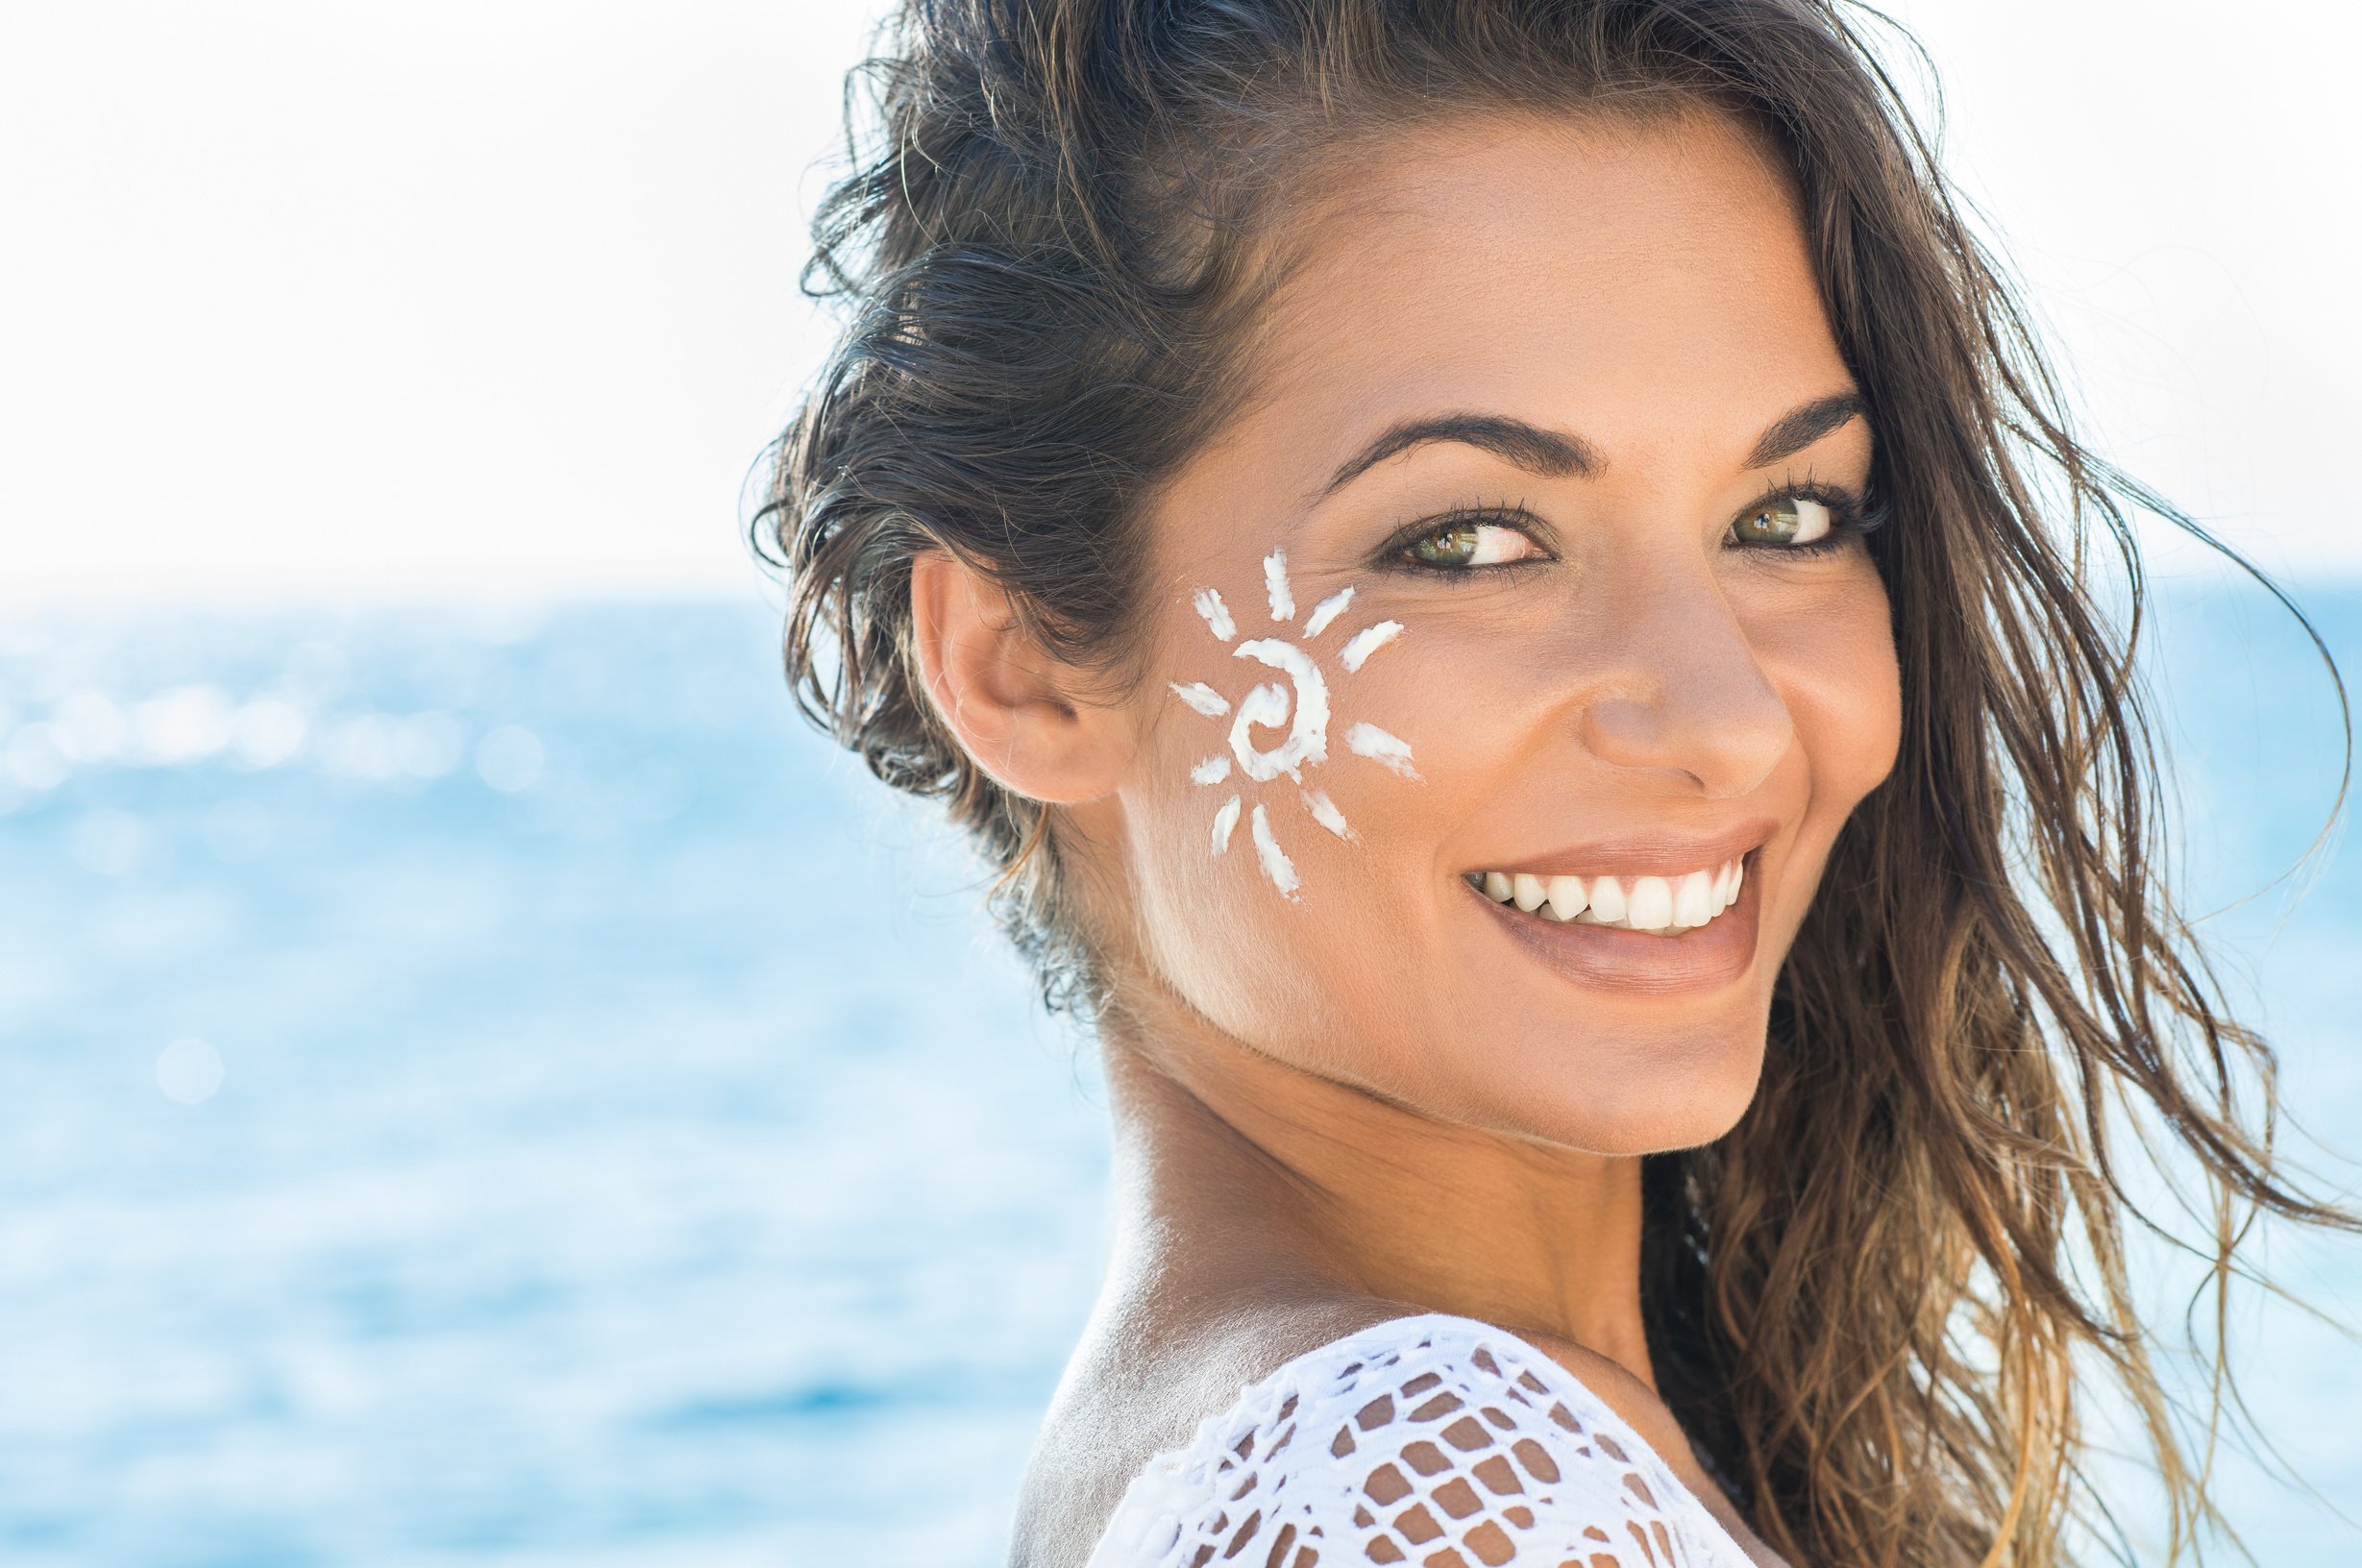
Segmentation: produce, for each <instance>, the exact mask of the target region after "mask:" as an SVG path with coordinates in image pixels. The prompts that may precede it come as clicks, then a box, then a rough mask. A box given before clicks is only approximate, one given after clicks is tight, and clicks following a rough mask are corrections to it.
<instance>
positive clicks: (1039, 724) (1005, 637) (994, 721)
mask: <svg viewBox="0 0 2362 1568" xmlns="http://www.w3.org/2000/svg"><path fill="white" fill-rule="evenodd" d="M910 619H911V638H912V643H913V645H914V651H916V653H917V654H918V658H919V674H920V678H921V680H922V681H923V683H924V684H925V687H926V695H927V698H928V700H930V701H932V702H933V703H934V704H935V711H936V712H937V713H938V714H941V715H942V716H943V722H944V723H945V724H947V726H949V728H950V730H951V733H952V734H953V735H954V736H956V737H957V738H958V740H959V743H960V746H961V747H962V748H963V749H965V750H966V751H967V753H968V754H969V756H970V757H972V758H973V759H974V761H975V764H976V766H977V767H979V768H981V769H983V770H984V772H986V773H988V774H990V775H991V776H992V778H993V780H994V781H995V782H996V783H997V784H999V785H1000V786H1001V787H1002V788H1004V789H1008V790H1011V791H1014V792H1015V793H1016V794H1019V795H1021V796H1026V797H1027V798H1028V799H1033V800H1045V801H1048V802H1050V803H1052V804H1056V805H1075V804H1078V803H1080V802H1082V801H1085V800H1095V799H1097V798H1099V797H1100V796H1105V795H1109V794H1112V793H1113V792H1114V790H1115V788H1116V784H1117V782H1118V780H1119V778H1120V777H1121V775H1122V772H1123V766H1124V763H1125V761H1126V759H1127V758H1128V756H1129V754H1130V751H1131V739H1130V733H1129V728H1128V725H1127V724H1126V723H1125V722H1124V717H1123V714H1122V713H1121V711H1120V710H1119V709H1117V708H1114V707H1110V706H1105V705H1101V704H1095V703H1092V702H1089V701H1086V700H1084V699H1083V698H1084V695H1085V693H1086V691H1087V685H1088V683H1087V681H1086V680H1085V678H1084V674H1083V672H1080V671H1077V670H1075V669H1074V668H1073V667H1072V666H1070V665H1067V664H1064V663H1061V662H1060V661H1059V660H1058V659H1057V658H1056V657H1055V656H1054V655H1052V654H1050V653H1049V652H1048V651H1046V649H1043V648H1041V647H1040V646H1039V645H1038V644H1036V643H1035V642H1034V640H1033V639H1032V638H1031V637H1030V636H1028V635H1027V634H1026V631H1025V628H1024V625H1023V624H1022V623H1021V621H1020V619H1019V617H1018V614H1017V609H1016V606H1015V605H1013V604H1012V603H1010V601H1009V596H1008V594H1007V593H1006V592H1004V591H1003V590H1002V589H1001V587H1000V586H999V584H997V583H996V582H994V581H993V579H992V578H991V577H989V576H985V575H984V574H983V573H981V572H978V571H976V570H974V569H973V568H972V567H970V566H968V565H967V564H966V563H965V562H963V561H960V560H959V559H957V558H956V557H955V556H953V555H952V554H951V552H950V551H947V550H928V551H922V552H921V553H920V554H919V556H918V557H917V558H916V559H914V560H913V561H912V562H911V566H910Z"/></svg>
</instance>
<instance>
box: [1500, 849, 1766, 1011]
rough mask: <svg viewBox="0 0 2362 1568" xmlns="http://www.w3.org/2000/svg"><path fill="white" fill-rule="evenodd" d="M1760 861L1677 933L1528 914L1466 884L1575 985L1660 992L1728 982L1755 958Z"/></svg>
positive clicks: (1750, 860)
mask: <svg viewBox="0 0 2362 1568" xmlns="http://www.w3.org/2000/svg"><path fill="white" fill-rule="evenodd" d="M1755 862H1756V855H1755V854H1754V853H1750V854H1749V855H1748V856H1747V857H1746V876H1745V880H1744V881H1742V882H1741V883H1740V884H1739V889H1738V902H1736V903H1735V904H1733V905H1732V906H1731V907H1730V908H1728V909H1726V910H1724V911H1723V912H1722V913H1721V914H1719V915H1717V916H1715V917H1714V918H1713V919H1710V920H1709V921H1707V922H1706V923H1705V924H1704V925H1698V926H1692V927H1690V928H1689V929H1688V930H1686V931H1684V932H1681V933H1679V934H1678V935H1674V936H1659V935H1657V934H1655V933H1653V932H1648V931H1628V930H1626V929H1624V928H1623V927H1621V926H1615V925H1585V924H1583V923H1581V922H1579V921H1575V920H1554V919H1549V918H1548V917H1546V916H1541V915H1528V914H1526V913H1524V912H1523V911H1522V910H1520V909H1518V907H1517V906H1516V905H1515V904H1499V903H1495V902H1493V901H1492V900H1491V899H1490V898H1489V897H1487V896H1486V895H1485V894H1484V892H1483V890H1481V889H1478V888H1473V887H1468V884H1467V883H1466V882H1465V881H1464V880H1463V881H1462V882H1461V886H1462V887H1464V888H1467V891H1468V896H1469V897H1471V898H1473V899H1475V900H1476V901H1477V902H1478V903H1480V904H1482V905H1484V907H1485V908H1486V910H1488V911H1489V913H1490V914H1491V916H1492V918H1493V919H1495V920H1498V921H1499V922H1500V923H1501V926H1502V928H1503V929H1504V930H1506V931H1507V932H1508V933H1509V934H1510V936H1511V937H1513V939H1515V940H1516V941H1517V942H1518V943H1521V944H1522V945H1523V946H1524V947H1525V950H1526V951H1527V952H1529V953H1532V954H1533V955H1534V956H1535V957H1536V958H1538V959H1539V960H1540V961H1541V962H1542V963H1543V964H1544V965H1546V966H1548V967H1549V968H1553V969H1556V970H1557V971H1558V972H1559V973H1560V974H1561V975H1562V976H1564V977H1565V978H1566V979H1568V980H1571V981H1573V982H1574V983H1575V984H1576V985H1579V986H1585V987H1588V988H1590V989H1592V990H1595V991H1624V992H1638V993H1641V994H1646V995H1659V996H1662V995H1673V994H1678V993H1683V992H1700V991H1713V990H1716V989H1718V988H1720V987H1723V986H1727V985H1729V984H1731V982H1733V981H1734V980H1736V979H1737V978H1738V977H1739V976H1740V975H1742V974H1745V973H1746V972H1747V968H1748V967H1749V966H1750V965H1751V964H1753V963H1754V962H1755V937H1756V927H1757V924H1758V920H1757V911H1758V909H1759V905H1760V901H1761V900H1760V893H1759V890H1760V886H1761V878H1759V876H1758V875H1757V874H1756V865H1755Z"/></svg>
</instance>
